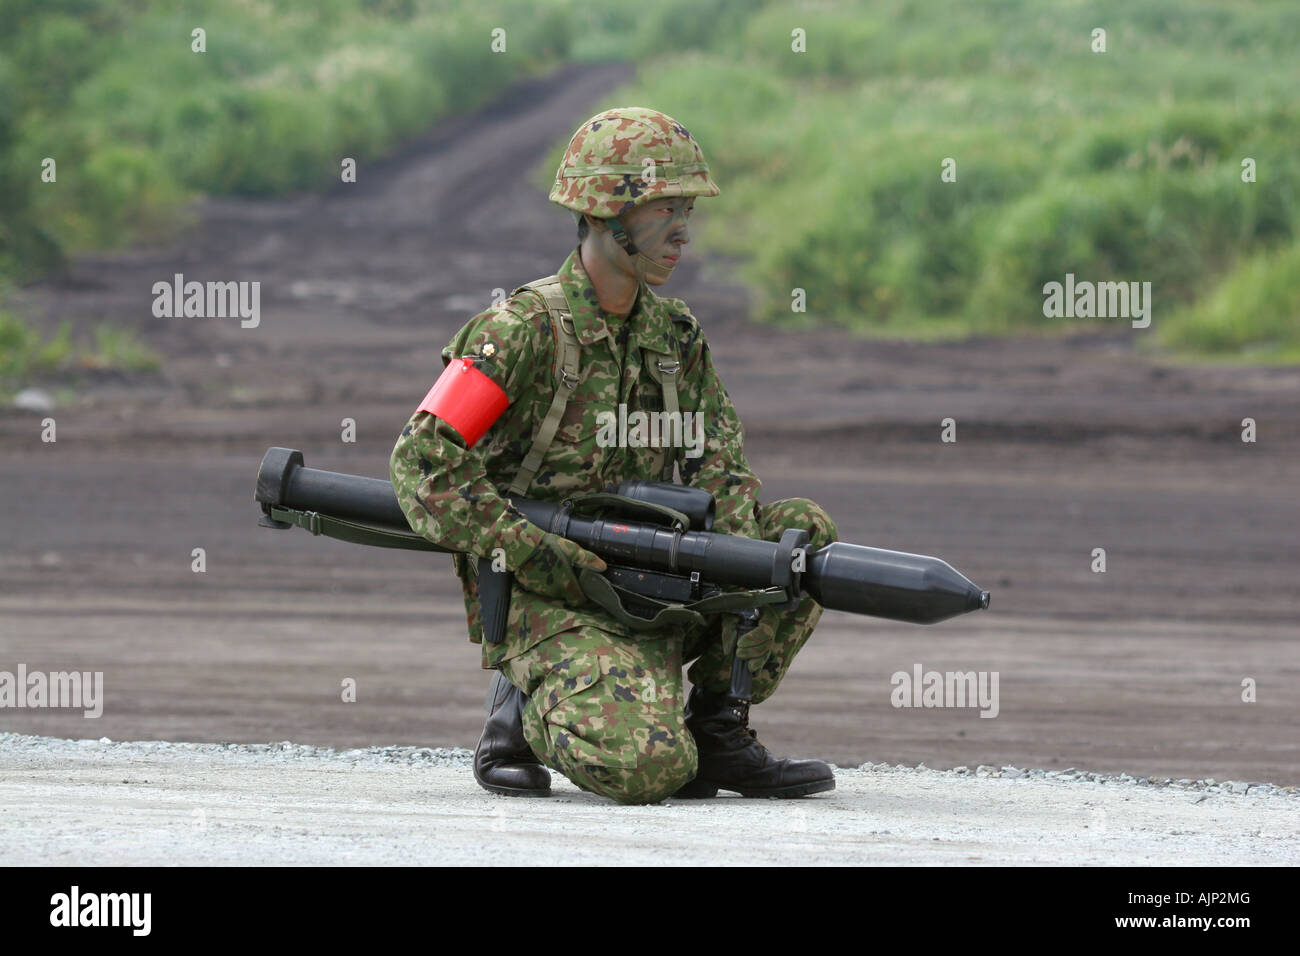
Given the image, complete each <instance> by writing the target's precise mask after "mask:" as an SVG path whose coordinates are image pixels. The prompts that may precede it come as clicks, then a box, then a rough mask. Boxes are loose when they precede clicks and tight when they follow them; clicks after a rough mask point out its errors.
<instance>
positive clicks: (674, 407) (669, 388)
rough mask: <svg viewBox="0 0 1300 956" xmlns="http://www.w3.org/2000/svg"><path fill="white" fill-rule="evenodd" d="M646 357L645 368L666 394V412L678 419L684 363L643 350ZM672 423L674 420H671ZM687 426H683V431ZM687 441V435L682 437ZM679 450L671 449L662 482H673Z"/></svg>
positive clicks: (665, 463)
mask: <svg viewBox="0 0 1300 956" xmlns="http://www.w3.org/2000/svg"><path fill="white" fill-rule="evenodd" d="M642 351H643V352H644V355H645V367H646V368H647V369H648V370H649V371H650V377H651V378H653V379H654V380H655V381H656V382H658V383H659V385H660V387H661V388H662V389H663V393H664V411H666V412H668V413H669V414H670V415H672V416H673V417H674V418H675V417H677V415H678V413H679V411H680V410H681V405H680V404H679V402H678V400H677V376H679V375H680V374H681V371H682V363H681V362H680V361H678V360H676V359H674V360H673V361H671V362H666V361H664V360H663V359H662V358H661V357H660V356H659V353H657V352H651V351H649V350H648V349H643V350H642ZM669 420H670V421H671V420H672V419H669ZM685 427H686V426H685V424H683V425H682V428H683V431H684V430H685ZM682 438H683V440H685V435H683V436H682ZM679 451H680V449H679V448H670V449H669V450H668V458H667V460H666V461H665V462H664V473H663V478H662V479H661V480H663V481H667V482H669V483H671V482H672V480H673V477H674V475H673V470H674V468H675V467H676V466H677V456H678V454H679Z"/></svg>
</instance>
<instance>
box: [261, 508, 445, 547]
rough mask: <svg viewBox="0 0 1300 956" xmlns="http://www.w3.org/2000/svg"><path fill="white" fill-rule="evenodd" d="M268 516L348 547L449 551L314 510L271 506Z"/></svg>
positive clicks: (411, 534)
mask: <svg viewBox="0 0 1300 956" xmlns="http://www.w3.org/2000/svg"><path fill="white" fill-rule="evenodd" d="M269 517H270V518H272V519H273V520H275V521H282V522H284V523H286V524H291V525H294V526H295V527H299V528H302V529H304V530H306V531H310V532H311V533H312V534H317V535H319V534H323V535H325V537H327V538H336V539H338V540H339V541H347V542H348V543H350V544H368V545H370V546H372V547H376V548H401V549H403V550H406V551H441V552H442V553H444V554H449V553H451V549H450V548H444V547H442V546H441V545H437V544H434V543H433V542H432V541H430V540H428V539H427V538H423V537H421V536H420V535H418V534H416V533H415V532H413V531H410V532H401V531H386V530H384V529H383V528H376V527H373V526H371V525H367V524H360V523H358V522H356V521H348V520H346V519H344V518H336V517H334V516H333V515H323V514H320V513H318V512H315V511H299V510H298V509H296V508H285V507H282V506H280V505H272V506H271V509H270V513H269Z"/></svg>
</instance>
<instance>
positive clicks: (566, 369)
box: [510, 276, 582, 495]
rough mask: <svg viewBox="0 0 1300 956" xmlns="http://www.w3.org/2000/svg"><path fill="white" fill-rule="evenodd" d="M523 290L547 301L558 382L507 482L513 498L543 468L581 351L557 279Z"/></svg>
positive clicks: (549, 278) (573, 383)
mask: <svg viewBox="0 0 1300 956" xmlns="http://www.w3.org/2000/svg"><path fill="white" fill-rule="evenodd" d="M523 289H532V290H533V291H534V292H537V293H539V294H540V295H541V296H542V298H543V299H545V300H546V308H547V310H548V311H549V312H550V314H551V325H552V327H554V329H555V333H556V349H555V356H556V358H555V368H556V373H557V378H558V381H557V382H556V383H555V395H554V396H553V397H552V398H551V407H550V408H549V409H547V411H546V417H545V418H544V419H542V427H541V428H540V429H539V430H538V432H537V438H536V439H535V440H534V441H533V447H532V448H530V449H528V454H527V455H525V456H524V460H523V463H522V464H521V465H520V466H519V471H517V472H516V473H515V480H514V481H512V482H511V483H510V494H512V495H522V494H523V493H524V492H526V491H527V490H528V486H529V485H531V484H532V483H533V478H535V477H536V476H537V471H538V469H540V468H541V467H542V460H543V459H544V458H545V457H546V452H547V451H548V450H550V447H551V442H552V441H554V440H555V433H556V431H557V430H558V429H559V427H560V420H561V419H563V418H564V409H565V407H566V406H567V405H568V404H569V396H570V395H572V394H573V389H574V388H575V387H576V386H577V384H578V361H579V356H580V355H581V352H582V347H581V345H580V344H579V343H578V335H577V332H576V331H575V330H574V327H573V313H572V312H570V311H569V303H568V301H567V300H566V299H565V298H564V290H563V289H562V288H560V277H559V276H547V277H546V278H545V279H538V280H537V281H536V282H529V283H527V284H526V285H522V286H520V287H519V288H518V289H516V290H515V291H516V292H519V291H521V290H523Z"/></svg>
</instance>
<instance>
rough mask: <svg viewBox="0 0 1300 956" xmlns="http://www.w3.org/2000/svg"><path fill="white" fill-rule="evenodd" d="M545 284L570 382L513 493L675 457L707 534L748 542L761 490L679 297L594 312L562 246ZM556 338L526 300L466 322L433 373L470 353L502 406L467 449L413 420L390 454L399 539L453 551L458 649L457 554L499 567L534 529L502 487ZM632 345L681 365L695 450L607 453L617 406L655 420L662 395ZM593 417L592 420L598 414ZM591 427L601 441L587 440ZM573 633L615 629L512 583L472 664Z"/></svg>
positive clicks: (515, 464)
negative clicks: (574, 379) (556, 298)
mask: <svg viewBox="0 0 1300 956" xmlns="http://www.w3.org/2000/svg"><path fill="white" fill-rule="evenodd" d="M558 275H559V277H560V281H561V288H562V289H563V291H564V294H565V297H566V299H567V300H568V305H569V308H570V310H571V312H572V314H573V323H574V328H575V330H576V333H577V338H578V341H579V343H580V344H581V357H580V377H579V384H578V385H577V387H576V388H575V389H574V391H573V393H572V395H571V397H570V400H569V403H568V406H567V408H566V410H565V414H564V418H563V419H562V421H561V425H560V428H559V430H558V431H557V432H556V436H555V439H554V441H553V442H552V444H551V446H550V449H549V451H548V452H547V454H546V457H545V460H544V461H543V463H542V465H541V468H540V469H539V471H538V472H537V475H536V476H535V477H534V479H533V482H532V484H531V485H530V486H529V487H528V489H527V491H526V492H525V496H526V497H529V498H534V499H538V500H542V501H555V502H559V501H562V500H564V499H565V498H568V497H571V496H573V495H575V494H580V493H584V492H591V491H600V490H603V489H604V488H605V487H606V486H608V485H610V484H617V483H619V482H621V481H624V480H627V479H634V478H640V479H650V480H659V479H661V477H662V473H663V467H664V464H665V462H666V457H665V456H666V455H668V454H674V453H675V454H677V455H678V456H679V457H678V467H679V469H680V472H681V480H682V481H683V482H685V483H686V484H689V485H693V486H696V487H700V488H704V489H706V490H708V491H710V492H711V493H712V494H713V495H714V497H715V498H716V500H717V513H716V517H715V521H714V530H716V531H721V532H724V533H728V534H740V535H747V536H756V535H757V534H758V524H757V521H756V519H755V504H756V503H757V501H758V493H759V490H760V487H761V485H760V482H759V480H758V478H756V477H755V476H754V473H753V472H752V471H751V470H750V468H749V464H748V462H746V460H745V454H744V433H743V430H742V428H741V424H740V418H739V416H738V415H737V414H736V409H735V407H734V406H733V405H732V402H731V398H730V397H729V396H728V395H727V390H726V389H725V388H723V386H722V382H721V381H719V379H718V376H717V374H716V373H715V372H714V369H713V363H712V361H711V360H710V358H709V348H708V344H707V343H706V342H705V339H704V333H703V332H702V331H701V329H700V325H699V322H698V321H696V319H695V317H694V316H692V315H691V314H690V312H689V311H688V310H687V308H686V306H685V304H684V303H683V302H682V301H681V300H680V299H668V298H660V297H659V296H656V295H655V294H654V293H653V292H652V291H651V290H650V288H649V286H648V285H647V284H646V283H644V282H642V283H641V286H640V290H639V294H638V297H637V300H636V303H635V305H634V306H633V309H632V312H631V314H630V315H628V316H627V318H626V319H620V318H618V317H616V316H613V315H611V314H610V313H608V312H606V311H604V310H603V309H601V307H600V305H599V303H598V302H597V298H596V290H595V288H594V287H593V286H592V284H591V281H590V280H589V279H588V277H587V274H586V271H585V270H584V269H583V266H582V261H581V258H580V257H579V255H578V251H577V250H576V249H575V250H574V252H573V253H571V254H570V255H569V257H568V258H567V259H566V260H565V262H564V265H563V266H562V267H561V269H560V270H559V272H558ZM557 341H558V340H557V336H556V331H555V330H554V329H553V328H552V323H551V319H550V315H549V313H548V311H547V308H546V304H545V301H544V300H543V299H542V297H541V295H540V294H538V293H536V292H534V291H532V290H529V289H525V290H522V291H520V292H518V293H517V294H516V295H514V296H512V297H510V298H509V299H507V300H505V301H503V302H502V303H501V304H500V305H497V306H494V307H492V308H489V309H487V310H485V311H483V312H480V313H479V314H478V315H476V316H474V317H473V318H472V319H470V321H469V322H468V323H467V324H466V325H465V326H464V327H463V328H462V329H461V330H460V331H459V332H457V333H456V335H455V336H454V337H453V338H452V340H451V344H450V345H448V346H447V348H445V349H443V352H442V360H443V364H444V365H446V364H447V363H449V362H451V361H452V360H453V359H455V358H463V357H469V356H473V357H474V358H475V367H476V368H479V369H481V370H482V371H483V372H485V373H486V374H487V375H488V376H489V377H490V378H491V379H492V380H493V381H494V382H495V383H496V384H497V385H499V386H500V387H501V388H502V389H503V390H504V391H505V393H506V396H507V398H508V399H509V402H510V404H509V407H508V408H507V409H506V410H505V412H503V413H502V415H501V417H500V418H498V419H497V420H496V422H495V424H493V426H492V427H491V428H490V429H489V430H488V431H487V433H486V434H484V435H483V437H482V438H481V439H480V440H479V441H478V442H477V444H476V445H475V446H474V447H473V448H471V449H467V448H466V447H465V442H464V440H463V439H462V438H461V436H460V435H459V434H458V433H457V432H456V431H455V429H453V428H451V427H450V426H449V425H447V424H446V423H445V422H443V421H441V420H439V419H438V418H436V417H434V416H432V415H431V414H429V413H428V412H422V411H417V412H416V413H415V414H414V415H412V417H411V420H410V421H409V422H408V423H407V424H406V427H405V428H403V429H402V434H401V437H400V438H399V439H398V441H397V445H396V447H394V449H393V454H392V459H391V461H390V474H391V478H392V482H393V489H394V491H395V492H396V495H397V500H398V502H399V503H400V504H401V507H402V510H403V512H404V513H405V515H406V518H407V521H408V522H409V523H410V525H411V527H412V529H414V530H415V531H417V532H419V533H420V534H421V535H423V536H424V537H426V538H428V539H429V540H431V541H434V542H436V543H438V544H440V545H443V546H445V547H447V548H451V549H454V550H456V551H458V552H462V553H461V554H458V555H457V556H456V558H455V568H456V573H457V575H458V576H459V577H460V579H461V584H462V588H463V591H464V595H465V606H466V612H467V616H468V620H469V631H470V640H471V641H474V642H476V643H478V642H481V641H482V627H481V624H480V621H479V608H478V599H477V590H476V587H475V577H474V572H475V562H473V561H472V560H470V559H469V558H468V557H467V555H477V556H479V557H489V556H491V555H492V554H493V553H494V549H496V548H500V549H502V552H503V553H504V555H505V556H506V561H507V564H508V566H509V567H511V568H513V567H515V566H516V565H517V564H518V563H519V562H520V561H522V560H523V559H524V558H526V557H527V556H528V554H529V553H531V552H532V550H533V549H534V548H535V547H536V546H537V544H538V542H539V541H540V540H541V536H542V533H543V531H542V529H541V528H539V527H538V526H537V525H535V524H533V523H532V522H530V521H528V519H527V518H525V517H524V516H523V515H522V514H521V513H520V512H519V511H518V510H516V509H515V508H514V507H513V506H512V504H511V502H510V500H509V498H508V488H509V486H510V483H511V481H512V480H513V479H514V477H515V473H516V472H517V471H518V469H519V465H520V463H521V462H522V460H523V458H524V456H525V455H526V454H527V452H528V449H529V448H530V447H531V446H532V442H533V437H534V435H535V433H536V431H537V429H538V427H539V426H540V424H541V422H542V419H543V418H544V417H545V415H546V411H547V409H548V407H549V406H550V402H551V398H552V396H553V394H554V391H555V388H556V381H557V377H556V368H555V365H556V354H557V350H558V345H557ZM643 349H644V350H646V351H647V352H648V353H657V354H659V355H664V356H675V357H677V358H678V360H679V361H680V362H681V374H680V376H679V381H678V396H679V402H680V407H681V411H682V412H683V413H685V412H688V411H689V412H693V413H694V414H695V415H697V416H699V420H698V421H699V422H700V423H702V435H701V433H700V432H699V431H696V429H695V427H692V428H691V429H688V430H687V433H688V434H689V433H690V432H695V434H696V436H697V438H699V437H702V444H701V443H700V442H698V441H696V442H693V443H692V440H691V439H688V444H691V445H692V446H691V447H687V448H685V449H682V448H678V449H668V448H663V447H623V446H621V445H619V444H614V443H611V441H610V437H611V435H612V434H613V429H612V428H610V427H609V426H610V423H611V417H610V416H611V413H612V415H614V416H617V415H618V412H619V408H618V406H619V405H620V404H622V405H624V406H626V413H627V415H629V416H631V415H632V413H633V412H635V411H643V412H658V411H662V410H663V407H664V406H663V395H662V391H661V389H660V386H659V385H658V383H657V382H656V381H655V380H654V378H652V377H651V375H650V373H649V372H648V371H647V370H646V368H645V355H644V354H643V352H642V350H643ZM601 412H605V413H606V415H605V416H604V417H599V418H598V416H600V413H601ZM684 417H685V415H683V418H684ZM695 424H696V423H693V426H694V425H695ZM602 425H604V426H605V427H606V431H605V433H604V435H605V437H604V438H603V439H602V440H599V441H598V433H600V432H601V428H602ZM633 431H634V429H632V428H628V430H627V433H626V434H627V435H628V436H629V437H630V440H628V441H627V443H626V444H627V445H628V446H630V445H633V444H635V443H636V438H635V437H632V433H633ZM621 434H623V433H621V432H620V435H621ZM585 624H596V625H598V626H600V627H602V628H604V629H606V630H609V631H612V632H614V633H621V634H626V633H627V632H626V631H625V630H624V629H623V627H622V626H621V625H619V624H618V623H617V622H615V621H614V620H613V619H612V618H611V617H609V615H607V614H605V613H604V611H603V610H601V609H600V608H599V607H597V606H595V605H589V606H587V607H583V608H575V607H568V606H566V605H564V604H562V603H560V602H558V601H553V600H550V599H548V598H545V597H542V596H539V595H537V594H533V593H531V592H528V591H525V590H523V589H521V588H519V587H518V586H517V585H516V586H515V588H514V590H513V592H512V594H511V605H510V614H509V617H508V619H507V628H506V636H505V639H504V640H503V641H502V642H501V643H500V644H495V645H493V644H489V643H486V642H484V644H483V658H484V665H483V666H484V667H494V666H496V665H498V664H499V663H500V662H501V661H503V660H507V659H509V658H512V657H515V656H517V655H519V654H522V653H524V652H525V651H526V650H528V649H529V648H530V647H532V646H533V645H535V644H536V643H537V642H539V641H541V640H543V639H545V638H547V637H549V636H550V635H552V634H555V633H558V632H559V631H562V630H567V629H569V628H572V627H576V626H580V625H585Z"/></svg>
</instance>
